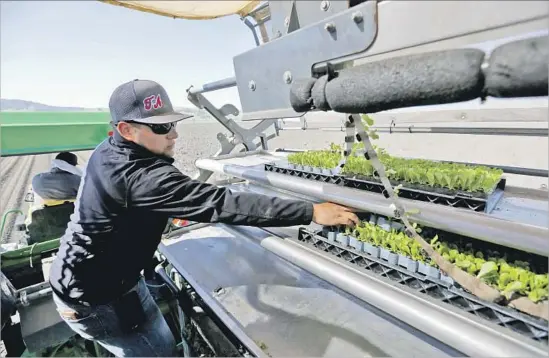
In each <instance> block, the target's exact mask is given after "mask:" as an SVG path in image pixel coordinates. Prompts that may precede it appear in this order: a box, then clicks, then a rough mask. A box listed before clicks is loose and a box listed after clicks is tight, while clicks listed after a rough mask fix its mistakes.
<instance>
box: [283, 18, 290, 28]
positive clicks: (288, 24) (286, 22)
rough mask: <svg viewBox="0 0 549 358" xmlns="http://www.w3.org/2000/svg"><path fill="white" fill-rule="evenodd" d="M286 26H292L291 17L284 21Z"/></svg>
mask: <svg viewBox="0 0 549 358" xmlns="http://www.w3.org/2000/svg"><path fill="white" fill-rule="evenodd" d="M284 26H286V27H288V26H290V18H289V17H286V18H285V19H284Z"/></svg>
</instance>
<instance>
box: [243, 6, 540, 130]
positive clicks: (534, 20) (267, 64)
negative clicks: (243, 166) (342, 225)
mask: <svg viewBox="0 0 549 358" xmlns="http://www.w3.org/2000/svg"><path fill="white" fill-rule="evenodd" d="M269 3H270V4H269V8H270V12H271V19H272V20H271V24H272V27H273V30H274V31H275V38H276V41H270V42H269V43H265V44H263V45H262V46H259V47H257V48H255V49H252V50H250V51H248V52H246V53H243V54H241V55H238V56H236V57H235V58H234V67H235V73H236V78H237V82H238V90H239V94H240V98H241V103H242V108H243V119H245V120H248V119H249V120H252V119H261V118H282V117H298V116H301V115H302V114H303V113H297V112H295V111H294V110H293V109H292V107H291V106H290V102H289V96H288V93H289V90H288V84H289V83H291V82H292V81H294V80H295V79H296V78H309V77H312V76H318V75H322V74H325V73H326V72H327V63H328V62H329V63H330V64H332V65H333V66H334V69H336V70H338V69H342V68H345V67H347V66H349V65H353V64H354V63H355V62H356V63H359V62H363V61H374V60H379V59H383V58H387V57H392V56H398V55H404V54H411V53H417V52H424V51H432V50H435V49H437V50H440V49H450V48H456V47H471V46H473V47H475V46H478V44H480V43H482V42H485V41H490V40H500V41H503V42H505V38H506V37H509V36H515V35H519V36H520V35H524V34H525V33H528V32H534V31H546V29H547V26H546V22H547V8H546V5H545V4H544V3H540V2H537V1H525V2H522V1H521V2H519V1H507V2H503V3H495V2H490V1H481V2H459V1H453V2H445V3H437V2H400V1H383V2H376V1H367V2H365V3H361V4H359V5H356V6H354V7H352V8H349V9H346V10H342V9H338V11H334V12H333V13H331V12H328V13H326V14H324V17H322V16H320V15H319V14H318V13H321V11H319V10H318V4H317V3H320V2H317V1H310V2H303V4H305V3H309V4H310V5H308V6H317V11H316V12H314V11H312V10H308V11H305V10H307V9H305V8H301V7H300V5H301V2H269ZM323 3H329V2H327V1H324V2H323ZM331 4H332V7H333V6H335V4H337V5H338V6H341V4H345V6H346V7H348V2H334V1H332V2H331ZM303 6H305V5H303ZM310 14H312V15H310ZM328 14H329V15H330V16H331V17H326V15H328ZM472 14H474V16H472ZM433 17H436V18H437V24H441V26H436V25H435V27H433V25H432V24H433V23H432V21H431V19H432V18H433ZM281 19H283V20H281ZM296 19H298V20H299V21H297V22H296ZM302 19H307V20H303V22H304V23H303V24H302V23H301V21H302ZM281 21H283V23H284V25H280V22H281ZM296 23H297V25H296ZM360 26H362V29H361V31H359V33H360V35H359V33H355V32H353V28H354V29H355V30H356V29H357V27H360ZM372 26H373V27H372ZM349 31H350V32H349ZM394 33H399V36H394ZM355 35H356V36H355ZM372 36H373V37H372ZM341 38H345V44H342V43H341V42H342V41H339V40H341ZM274 53H276V56H273V54H274ZM290 54H291V55H290ZM311 56H315V57H314V58H313V57H311ZM317 56H318V57H317ZM358 60H360V61H358Z"/></svg>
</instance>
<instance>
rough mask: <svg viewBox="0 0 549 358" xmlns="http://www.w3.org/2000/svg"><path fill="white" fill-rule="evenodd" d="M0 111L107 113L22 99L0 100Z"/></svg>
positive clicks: (181, 109)
mask: <svg viewBox="0 0 549 358" xmlns="http://www.w3.org/2000/svg"><path fill="white" fill-rule="evenodd" d="M0 110H1V111H10V112H11V111H27V112H29V111H32V112H108V108H84V107H58V106H50V105H47V104H43V103H38V102H33V101H26V100H22V99H6V98H2V99H0ZM175 110H176V111H178V112H182V113H188V114H192V115H194V116H195V119H198V120H200V119H212V118H213V117H212V116H211V115H210V114H209V113H208V112H206V111H204V110H202V109H201V110H199V109H198V108H189V107H176V108H175Z"/></svg>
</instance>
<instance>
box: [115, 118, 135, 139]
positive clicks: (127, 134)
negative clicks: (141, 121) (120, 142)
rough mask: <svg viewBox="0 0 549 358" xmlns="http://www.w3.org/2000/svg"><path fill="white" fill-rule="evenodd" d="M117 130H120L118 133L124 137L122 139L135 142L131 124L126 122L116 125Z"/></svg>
mask: <svg viewBox="0 0 549 358" xmlns="http://www.w3.org/2000/svg"><path fill="white" fill-rule="evenodd" d="M116 129H117V130H118V133H120V135H121V136H122V138H124V139H126V140H133V139H134V134H133V127H132V126H131V124H129V123H126V122H119V123H118V124H117V125H116Z"/></svg>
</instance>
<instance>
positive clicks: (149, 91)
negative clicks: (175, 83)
mask: <svg viewBox="0 0 549 358" xmlns="http://www.w3.org/2000/svg"><path fill="white" fill-rule="evenodd" d="M109 110H110V112H111V117H112V121H113V124H117V123H118V122H121V121H131V122H138V123H148V124H164V123H172V122H177V121H181V120H183V119H187V118H190V117H192V115H190V114H183V113H178V112H175V111H174V110H173V106H172V102H171V101H170V98H169V97H168V94H167V93H166V90H165V89H164V87H162V86H161V85H159V84H158V83H156V82H154V81H149V80H133V81H130V82H126V83H124V84H122V85H120V86H118V87H117V88H116V89H115V90H114V92H113V93H112V95H111V98H110V100H109Z"/></svg>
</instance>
